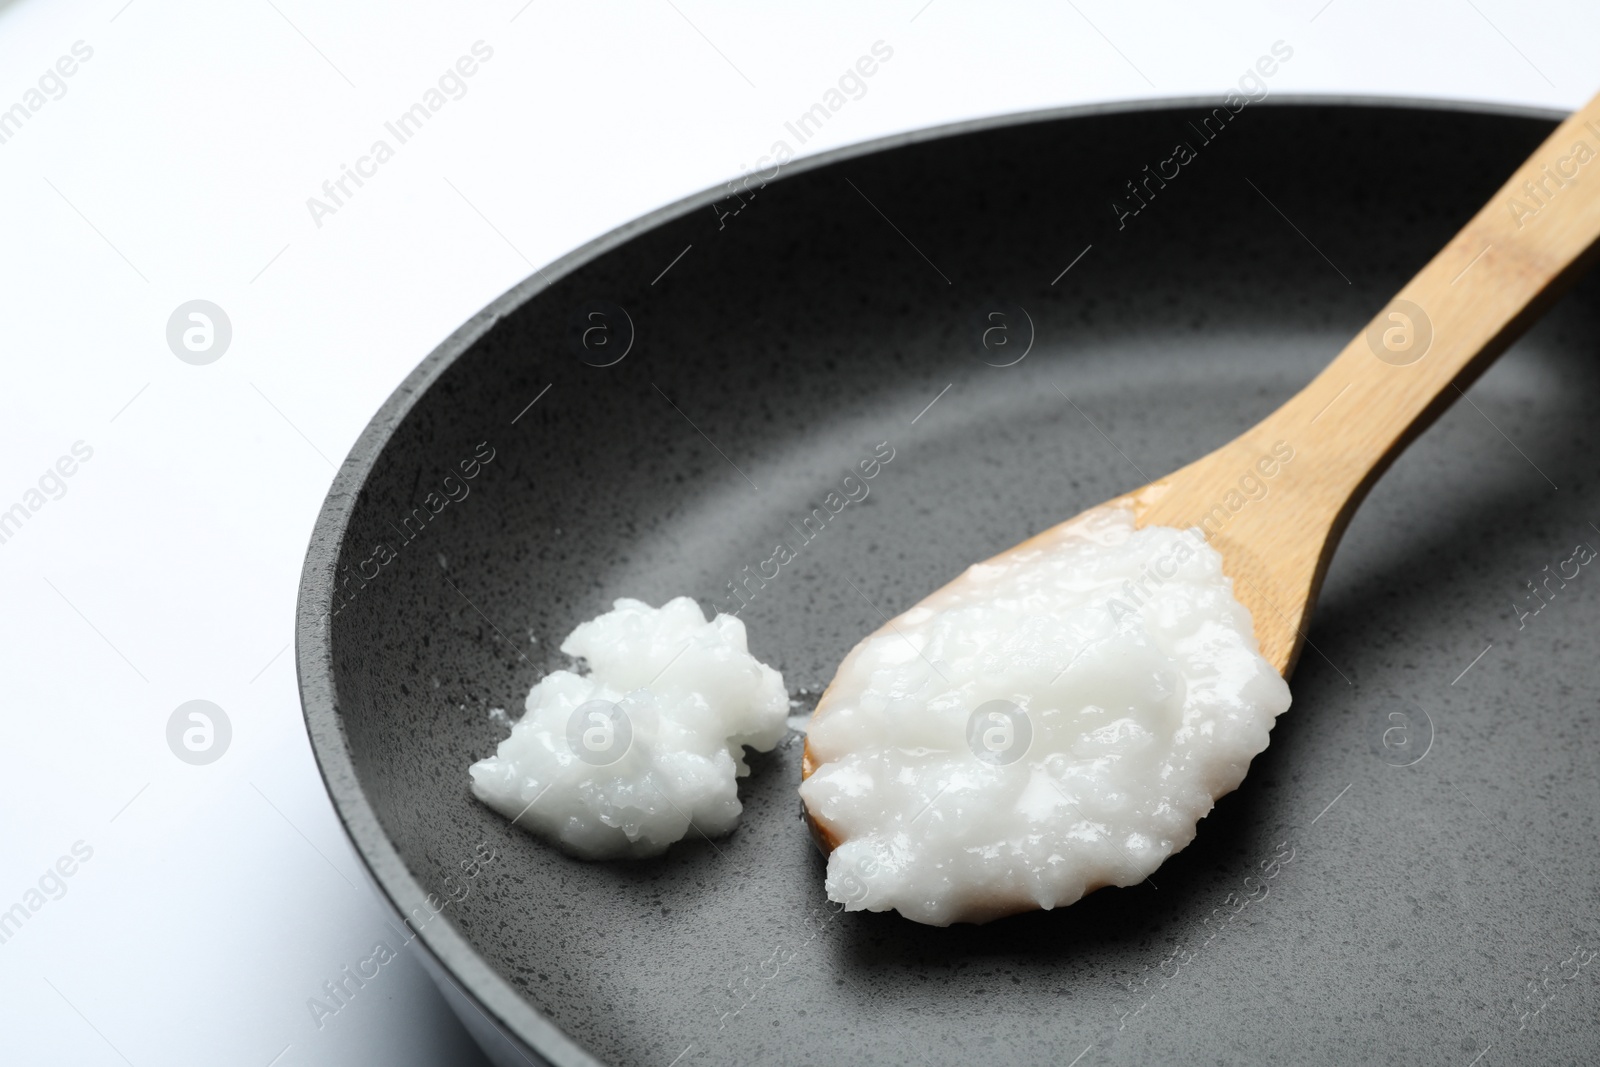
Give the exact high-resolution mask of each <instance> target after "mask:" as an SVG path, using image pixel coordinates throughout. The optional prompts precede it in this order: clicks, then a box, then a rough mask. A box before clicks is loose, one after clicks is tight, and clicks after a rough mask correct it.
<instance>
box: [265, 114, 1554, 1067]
mask: <svg viewBox="0 0 1600 1067" xmlns="http://www.w3.org/2000/svg"><path fill="white" fill-rule="evenodd" d="M1215 102H1216V98H1215V97H1214V96H1197V95H1196V96H1178V97H1156V98H1140V99H1132V100H1112V101H1103V102H1097V103H1092V104H1077V105H1068V106H1061V107H1050V108H1039V109H1034V110H1028V111H1017V112H1005V113H1002V114H997V115H989V116H982V117H979V118H974V119H964V120H959V121H956V122H950V123H943V124H940V125H936V126H929V127H923V128H918V129H915V130H908V131H902V132H900V133H894V134H889V135H886V136H883V137H878V138H873V139H871V140H867V141H862V142H859V143H856V144H851V145H845V146H842V147H840V148H835V149H830V150H828V151H826V152H820V153H817V154H816V155H813V156H807V157H804V158H802V159H798V160H795V161H794V162H793V163H790V164H788V165H786V166H785V167H784V171H785V172H786V174H800V173H805V172H807V171H810V170H813V169H817V168H821V167H826V166H831V165H833V164H836V163H840V162H843V161H845V160H849V159H854V158H857V157H860V156H865V155H870V154H876V153H879V152H884V151H888V150H891V149H895V148H901V147H905V146H908V145H913V144H920V143H925V142H930V141H936V140H942V139H946V138H951V137H958V136H962V135H964V134H969V133H977V132H983V131H989V130H997V129H1003V128H1007V127H1011V126H1023V125H1029V124H1034V123H1043V122H1052V121H1056V120H1059V119H1068V118H1090V117H1098V116H1106V115H1124V114H1136V113H1139V112H1145V111H1165V110H1176V109H1181V108H1189V107H1203V106H1210V105H1212V104H1214V103H1215ZM1263 103H1264V104H1265V105H1266V106H1269V107H1274V108H1295V107H1330V106H1332V107H1350V108H1372V109H1379V108H1383V109H1402V110H1412V111H1447V112H1459V113H1465V114H1479V115H1498V116H1506V117H1512V118H1527V119H1537V120H1545V121H1551V122H1556V121H1560V120H1561V119H1564V118H1566V116H1567V112H1565V111H1562V110H1560V109H1555V108H1547V107H1537V106H1532V105H1521V104H1500V103H1495V102H1492V101H1481V100H1470V99H1455V98H1445V97H1413V96H1400V95H1395V96H1387V95H1376V94H1373V95H1364V94H1338V93H1329V94H1315V93H1301V94H1289V93H1285V94H1280V95H1275V96H1273V97H1270V98H1269V99H1267V100H1265V101H1263ZM784 176H785V175H780V176H779V178H778V179H775V180H782V178H783V177H784ZM724 195H725V193H724V190H723V186H721V185H714V186H711V187H709V188H707V189H703V190H701V191H700V192H697V193H694V194H691V195H690V196H687V197H684V198H682V199H679V200H677V201H674V202H672V203H669V204H665V205H663V206H661V207H658V208H656V209H654V210H653V211H650V212H648V213H646V214H644V215H641V216H639V217H638V218H635V219H631V220H629V221H628V222H625V223H623V224H622V225H620V226H618V227H616V228H614V229H612V230H610V231H608V232H606V233H604V234H602V235H600V236H599V237H596V238H594V239H593V240H591V241H588V242H586V243H585V244H583V245H581V246H579V247H578V248H575V249H573V250H572V251H570V252H568V253H566V254H565V255H563V256H561V257H559V258H558V259H556V260H554V261H552V262H551V263H550V264H549V265H548V266H547V267H545V268H543V269H540V268H537V267H536V268H535V269H534V271H533V273H532V274H531V275H529V276H528V277H527V278H524V279H523V280H522V281H521V282H518V283H517V284H516V285H514V286H512V287H511V288H510V289H508V290H507V291H506V292H504V293H502V294H501V295H500V296H498V297H496V298H495V299H494V300H492V301H491V302H490V303H489V304H488V305H486V306H485V307H484V308H483V309H482V310H481V311H479V312H477V313H476V314H475V315H473V316H472V317H471V318H470V319H468V320H467V321H466V322H465V323H463V324H462V325H461V326H459V327H457V328H456V329H455V330H454V331H452V332H451V334H450V335H449V336H448V337H446V338H445V339H444V340H443V341H441V342H440V343H439V344H438V345H437V346H435V347H434V349H433V350H432V351H431V352H429V353H428V355H427V356H425V357H424V358H423V359H422V361H421V362H420V363H418V365H417V366H416V367H415V368H414V369H413V370H412V371H411V372H410V373H409V374H407V375H406V377H405V379H404V380H403V381H402V382H401V383H400V384H399V385H398V386H397V387H396V388H395V390H394V391H393V392H392V393H391V394H390V395H389V396H388V398H387V399H385V400H384V402H383V403H382V405H380V406H379V408H378V410H377V411H376V412H375V413H374V414H373V416H372V417H371V419H370V420H369V421H368V422H367V425H366V426H365V427H364V428H363V429H362V431H361V433H360V435H359V436H358V437H357V438H356V441H355V443H354V444H353V445H352V446H351V449H350V452H349V454H348V455H347V456H346V457H345V458H344V460H343V461H342V462H341V463H340V465H339V468H338V470H337V471H336V472H335V474H334V477H333V481H332V483H331V485H330V486H329V489H328V493H327V496H326V497H325V499H324V500H323V503H322V506H321V508H320V509H319V511H318V513H317V518H316V521H315V523H314V524H313V526H312V530H311V536H310V539H309V543H308V545H307V548H306V554H305V562H304V564H303V565H302V568H301V574H300V581H299V588H298V591H297V595H296V603H295V668H296V677H297V680H298V685H299V692H300V704H301V710H302V713H303V717H304V720H305V725H306V731H307V734H308V735H309V739H310V742H311V749H312V753H313V755H314V756H315V758H316V762H317V768H318V771H319V773H320V774H321V775H322V780H323V785H324V788H326V790H327V792H328V795H329V798H330V799H331V800H332V802H333V807H334V811H335V812H336V813H337V814H338V817H339V821H340V824H341V825H342V826H343V828H344V831H345V834H346V836H347V837H349V839H350V842H351V844H352V845H353V846H354V847H355V852H356V855H357V856H358V857H359V858H360V860H361V863H362V873H363V874H364V875H365V876H366V878H367V880H368V881H369V882H370V883H371V884H372V886H373V888H374V889H375V890H376V892H377V895H378V898H379V899H380V900H381V901H382V902H383V904H384V905H386V906H387V908H388V909H389V910H390V911H392V912H393V913H394V914H395V915H396V916H404V915H406V914H409V913H410V911H411V910H413V909H415V908H418V907H423V906H425V902H426V900H427V898H428V896H429V895H430V894H429V893H428V892H427V891H426V890H425V889H424V887H423V885H422V883H421V882H420V881H418V879H417V878H416V877H415V876H414V875H413V874H412V873H411V870H410V869H409V867H407V866H406V864H405V862H404V860H403V859H401V857H400V853H399V851H398V849H396V847H395V846H394V844H393V842H392V841H391V840H390V839H389V836H388V834H387V833H386V832H385V831H384V829H383V827H382V825H381V823H380V822H379V821H378V817H377V814H376V812H375V810H374V809H373V807H372V805H371V803H370V802H369V801H368V799H367V796H366V794H365V792H364V791H363V789H362V787H361V784H360V780H359V778H358V777H357V775H356V769H355V761H354V758H353V756H352V754H351V752H350V749H349V747H348V745H347V744H346V740H345V736H344V732H343V728H342V725H341V718H340V713H339V706H338V689H337V686H336V684H335V679H334V670H333V647H332V642H331V640H330V635H329V632H328V630H327V629H326V628H325V627H324V626H322V625H321V621H322V620H323V619H324V618H326V617H328V616H327V613H328V612H329V611H330V610H331V607H332V604H333V598H334V593H335V584H336V575H335V571H334V568H335V564H336V562H337V560H338V556H339V550H340V546H341V545H342V543H343V541H344V537H345V533H346V531H347V530H348V528H349V523H350V518H351V514H352V512H353V511H354V509H355V506H356V502H357V501H358V500H359V499H360V494H361V491H362V490H363V489H364V488H365V486H366V483H367V479H368V478H369V476H370V475H371V473H372V470H373V468H374V466H375V465H376V463H377V460H378V457H379V456H380V455H381V454H382V453H383V451H384V449H385V448H386V447H387V446H388V444H389V442H390V440H391V439H392V438H393V436H394V433H395V431H396V430H398V429H399V427H400V425H401V424H402V423H403V422H404V420H405V418H406V416H407V415H409V414H410V412H411V409H412V407H413V406H414V405H415V404H416V402H417V400H418V399H419V398H420V397H421V396H422V395H423V394H424V393H425V392H426V391H427V390H428V389H429V388H430V387H431V386H432V385H433V384H434V383H435V382H436V381H437V380H438V379H439V378H440V377H441V376H442V375H443V374H444V372H445V371H446V370H448V369H449V368H450V367H451V366H452V365H453V364H454V363H455V361H456V360H457V359H459V358H460V357H461V356H462V355H464V354H465V353H466V352H467V351H468V350H469V349H471V348H472V347H473V345H474V344H475V343H476V342H477V341H478V340H479V339H480V338H482V337H483V336H484V335H485V334H487V333H488V332H489V330H491V329H492V328H493V327H494V325H495V323H496V322H498V321H499V320H500V319H501V318H504V317H506V316H508V315H510V314H512V313H513V312H515V311H516V310H518V309H519V308H521V307H522V306H523V305H524V304H525V303H527V302H528V301H530V300H532V299H533V298H534V297H536V296H537V295H538V294H539V293H541V292H543V291H544V290H545V289H548V288H550V287H551V286H552V285H553V284H554V283H555V282H556V281H558V280H559V279H561V278H563V277H565V276H567V275H569V274H571V273H573V272H575V271H577V270H578V269H580V268H581V267H583V266H586V265H587V264H589V263H591V262H593V261H594V260H596V259H598V258H599V257H600V256H602V255H604V254H606V253H607V252H610V251H611V250H613V249H615V248H617V247H620V246H621V245H622V244H624V243H626V242H627V241H629V240H632V239H633V238H634V237H636V236H638V235H640V234H643V233H646V232H648V231H650V230H653V229H655V228H657V227H659V226H661V225H663V224H665V223H668V222H671V221H673V220H675V219H678V218H681V217H683V216H685V215H687V214H689V213H691V212H693V211H695V210H697V209H700V208H703V207H705V206H707V205H708V204H711V203H713V202H714V201H716V200H718V199H720V198H721V197H723V196H724ZM414 940H415V941H416V942H417V943H419V944H420V945H421V948H422V951H423V952H424V953H426V954H427V955H428V956H429V957H431V960H432V962H433V963H434V964H435V965H436V966H437V968H438V971H439V972H441V973H443V974H444V975H446V976H448V977H449V978H450V979H451V980H452V984H454V985H455V986H456V987H457V989H458V991H459V992H461V993H462V994H464V996H465V999H466V1000H467V1001H468V1002H469V1003H471V1004H472V1005H473V1006H474V1007H476V1008H477V1010H478V1011H479V1012H480V1014H482V1015H483V1017H484V1019H485V1020H486V1021H487V1022H488V1023H489V1025H490V1026H492V1027H493V1028H494V1029H496V1030H497V1031H499V1032H500V1034H501V1036H502V1037H504V1038H506V1039H507V1040H508V1041H509V1042H510V1043H511V1044H512V1045H513V1046H515V1047H517V1048H519V1049H520V1050H528V1051H531V1052H532V1053H533V1054H535V1055H536V1056H538V1057H540V1058H542V1059H543V1060H545V1061H547V1062H549V1063H552V1064H555V1065H557V1067H601V1065H602V1063H603V1061H601V1060H599V1059H597V1058H595V1057H594V1056H593V1055H592V1054H590V1053H589V1052H588V1051H587V1050H586V1049H584V1048H583V1047H582V1046H581V1045H579V1044H578V1043H577V1042H576V1041H575V1040H574V1039H573V1038H572V1037H570V1036H569V1035H568V1034H567V1033H566V1032H565V1031H563V1030H562V1029H561V1028H560V1027H559V1026H557V1025H556V1024H555V1023H554V1022H552V1021H551V1020H550V1019H549V1018H547V1017H546V1016H545V1015H544V1013H542V1012H540V1011H539V1010H538V1009H537V1008H535V1007H534V1006H533V1005H532V1004H531V1003H529V1002H528V1001H527V1000H526V999H525V998H524V997H523V995H522V994H521V993H519V992H518V991H517V990H516V988H515V987H514V986H512V984H511V983H510V982H509V981H507V980H506V979H505V978H503V977H502V976H501V975H500V974H499V973H498V972H497V971H495V970H494V969H493V968H492V967H490V966H489V964H488V963H487V962H485V960H484V958H483V956H482V955H481V954H480V953H479V951H478V950H477V949H476V948H475V947H474V946H473V944H472V942H471V941H470V940H469V939H468V938H467V937H466V936H464V935H463V934H461V933H460V932H459V931H458V930H457V929H456V928H455V927H454V926H452V925H451V924H450V923H448V922H444V923H428V924H426V925H425V926H424V927H423V928H422V929H420V930H418V931H417V932H416V936H415V938H414ZM431 970H432V969H431V968H430V971H431Z"/></svg>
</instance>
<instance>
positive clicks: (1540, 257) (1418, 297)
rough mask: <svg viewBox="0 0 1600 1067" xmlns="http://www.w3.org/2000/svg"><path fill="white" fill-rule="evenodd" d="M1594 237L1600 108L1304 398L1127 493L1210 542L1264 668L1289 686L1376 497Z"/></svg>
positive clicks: (1151, 514)
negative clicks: (1354, 517)
mask: <svg viewBox="0 0 1600 1067" xmlns="http://www.w3.org/2000/svg"><path fill="white" fill-rule="evenodd" d="M1422 195H1426V190H1423V191H1422ZM1597 238H1600V97H1596V98H1595V99H1594V100H1591V101H1590V102H1589V103H1588V104H1587V105H1586V106H1585V107H1584V108H1583V109H1582V110H1580V111H1578V112H1576V113H1575V114H1573V115H1572V116H1571V117H1570V118H1568V119H1567V120H1566V121H1565V122H1563V123H1562V124H1561V125H1560V126H1558V127H1557V128H1556V130H1555V132H1554V133H1552V134H1551V135H1550V137H1549V138H1548V139H1547V140H1546V141H1545V142H1544V143H1543V144H1542V145H1540V146H1539V148H1538V149H1537V150H1536V151H1535V152H1534V153H1533V155H1531V156H1530V157H1529V158H1528V160H1527V161H1526V162H1525V163H1523V164H1522V166H1520V167H1519V168H1518V169H1517V171H1516V173H1514V174H1513V175H1512V176H1511V178H1510V180H1508V181H1507V182H1506V183H1505V185H1504V186H1503V187H1502V188H1501V189H1500V191H1499V192H1497V193H1495V195H1494V197H1493V198H1491V199H1490V200H1489V202H1488V203H1487V204H1485V205H1484V206H1483V208H1482V209H1481V210H1480V211H1479V212H1478V213H1477V215H1475V216H1474V217H1473V219H1472V220H1471V221H1470V222H1468V223H1467V225H1466V226H1465V227H1464V228H1463V229H1462V230H1461V232H1460V233H1458V234H1456V236H1455V237H1454V238H1452V239H1451V241H1450V243H1449V244H1447V245H1445V247H1444V249H1443V250H1442V251H1441V252H1440V253H1439V254H1438V255H1436V256H1434V258H1433V259H1432V260H1431V261H1430V262H1429V263H1428V265H1427V266H1425V267H1423V268H1422V270H1421V271H1419V272H1418V273H1417V275H1416V277H1414V278H1412V279H1411V281H1409V282H1408V283H1406V286H1405V288H1403V289H1401V290H1400V292H1399V293H1398V294H1397V295H1396V296H1395V298H1394V299H1393V300H1391V301H1390V302H1389V303H1388V305H1386V306H1385V307H1384V308H1383V310H1381V311H1380V312H1378V314H1377V316H1376V317H1374V318H1373V320H1372V321H1371V323H1369V324H1368V326H1367V328H1366V329H1365V330H1364V331H1362V333H1360V334H1358V335H1357V336H1356V337H1355V339H1354V340H1352V341H1351V342H1350V343H1349V344H1348V345H1346V346H1345V348H1344V350H1343V351H1342V352H1340V353H1339V356H1338V358H1337V359H1335V360H1334V361H1333V362H1332V363H1330V364H1329V365H1328V366H1327V367H1326V368H1325V369H1324V370H1323V371H1322V373H1321V374H1319V375H1317V377H1316V378H1315V379H1313V380H1312V381H1311V383H1310V384H1309V385H1307V386H1306V387H1305V388H1304V389H1302V390H1301V391H1300V392H1299V393H1297V394H1296V395H1295V396H1294V397H1292V398H1291V399H1290V400H1289V401H1288V402H1287V403H1285V404H1284V405H1283V406H1282V407H1280V408H1278V409H1277V410H1276V411H1274V412H1273V413H1272V414H1270V415H1268V416H1267V417H1266V418H1265V419H1263V420H1262V421H1261V422H1259V423H1257V424H1256V425H1255V426H1254V427H1252V428H1251V429H1249V430H1247V431H1245V432H1244V433H1243V434H1241V435H1240V436H1239V437H1237V438H1235V439H1234V440H1233V441H1231V442H1229V443H1228V444H1226V445H1224V446H1222V447H1221V448H1219V449H1217V450H1216V451H1215V452H1212V453H1211V454H1210V455H1208V456H1205V457H1203V458H1202V459H1199V460H1196V461H1195V462H1194V463H1191V464H1190V465H1189V466H1187V467H1185V468H1183V469H1182V470H1180V471H1177V472H1176V473H1174V474H1171V475H1169V476H1167V477H1166V478H1162V479H1160V480H1158V481H1156V482H1153V483H1152V484H1151V485H1149V486H1146V487H1145V488H1144V489H1141V490H1139V491H1137V492H1136V493H1134V494H1131V495H1130V497H1129V498H1128V499H1129V500H1130V501H1132V503H1133V506H1134V509H1135V514H1136V521H1137V522H1138V523H1139V524H1140V525H1141V526H1144V525H1164V526H1177V527H1190V526H1199V527H1201V529H1202V530H1203V531H1204V532H1205V534H1206V536H1207V537H1208V538H1209V539H1210V541H1211V544H1212V545H1213V546H1214V547H1216V548H1217V549H1218V551H1220V552H1221V553H1222V557H1223V565H1224V570H1225V571H1226V572H1227V573H1228V574H1229V576H1230V577H1232V578H1234V580H1235V587H1234V588H1235V593H1236V595H1238V597H1239V599H1240V601H1241V602H1242V603H1243V604H1244V605H1245V606H1246V607H1247V608H1249V609H1250V612H1251V615H1252V617H1253V618H1254V620H1255V628H1256V637H1257V640H1258V641H1259V643H1260V645H1261V652H1262V655H1264V656H1265V657H1266V658H1267V660H1268V661H1269V662H1270V663H1272V664H1273V666H1275V667H1277V668H1278V670H1279V671H1280V672H1282V674H1283V675H1284V677H1288V676H1289V674H1290V672H1291V671H1292V670H1293V668H1294V664H1295V660H1296V659H1297V658H1298V656H1299V652H1300V648H1301V645H1302V643H1303V642H1304V640H1305V629H1306V623H1307V621H1308V619H1309V616H1310V613H1311V609H1312V606H1313V605H1314V604H1315V602H1316V598H1317V593H1318V591H1319V589H1320V588H1321V585H1322V578H1323V575H1324V574H1325V573H1326V571H1327V567H1328V560H1329V558H1330V557H1331V556H1332V554H1333V550H1334V548H1335V547H1336V546H1337V545H1338V543H1339V538H1340V536H1341V535H1342V534H1343V533H1344V529H1345V526H1346V525H1347V524H1348V523H1349V520H1350V516H1351V514H1352V513H1353V512H1354V510H1355V508H1356V506H1357V505H1358V504H1359V503H1360V502H1361V499H1362V498H1363V497H1364V496H1365V495H1366V493H1367V490H1368V489H1370V488H1371V487H1372V484H1373V483H1374V482H1376V481H1377V479H1378V477H1379V475H1381V474H1382V473H1383V472H1384V470H1385V469H1387V468H1388V466H1389V464H1390V463H1392V462H1393V461H1394V458H1395V457H1396V456H1397V455H1399V454H1400V451H1401V450H1402V449H1404V448H1405V446H1406V445H1408V444H1410V443H1411V441H1412V439H1414V438H1415V437H1416V436H1417V435H1418V434H1420V433H1421V432H1422V431H1423V430H1424V429H1426V428H1427V427H1428V426H1429V425H1430V424H1431V423H1432V422H1433V420H1434V419H1436V418H1437V417H1438V416H1439V414H1440V413H1441V412H1442V411H1444V409H1445V408H1447V407H1449V406H1450V404H1451V403H1452V402H1453V401H1455V400H1456V399H1457V398H1458V397H1460V396H1462V395H1463V392H1462V391H1463V390H1464V389H1465V388H1466V387H1467V386H1468V385H1469V384H1470V383H1471V382H1472V381H1473V380H1474V379H1475V378H1477V376H1478V375H1479V374H1481V373H1483V371H1484V370H1485V369H1486V368H1487V367H1488V365H1489V363H1490V362H1492V361H1493V360H1494V358H1495V357H1496V356H1498V355H1499V354H1500V353H1501V352H1503V351H1505V350H1506V348H1507V347H1509V346H1510V344H1511V343H1512V342H1513V341H1515V340H1516V339H1517V337H1518V336H1520V335H1521V334H1522V332H1523V331H1524V330H1526V329H1527V328H1528V326H1529V325H1531V324H1532V323H1533V322H1534V320H1535V319H1537V318H1538V316H1539V315H1540V313H1541V312H1542V311H1543V310H1544V309H1545V308H1546V307H1547V306H1548V305H1549V304H1551V303H1552V302H1554V301H1555V300H1556V298H1557V297H1559V296H1560V295H1561V293H1562V292H1563V291H1565V289H1566V288H1567V287H1568V286H1569V285H1570V284H1571V283H1572V282H1573V281H1575V280H1576V279H1577V278H1578V276H1579V275H1580V274H1581V273H1582V272H1583V271H1584V270H1585V269H1586V268H1587V267H1588V266H1589V264H1590V263H1591V262H1592V261H1593V260H1594V258H1595V257H1596V255H1597V253H1600V245H1597V243H1596V241H1597ZM1285 457H1288V459H1286V458H1285ZM1552 484H1553V483H1552ZM1268 496H1270V497H1271V499H1267V497H1268ZM1253 500H1259V501H1261V502H1260V503H1250V501H1253Z"/></svg>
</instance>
